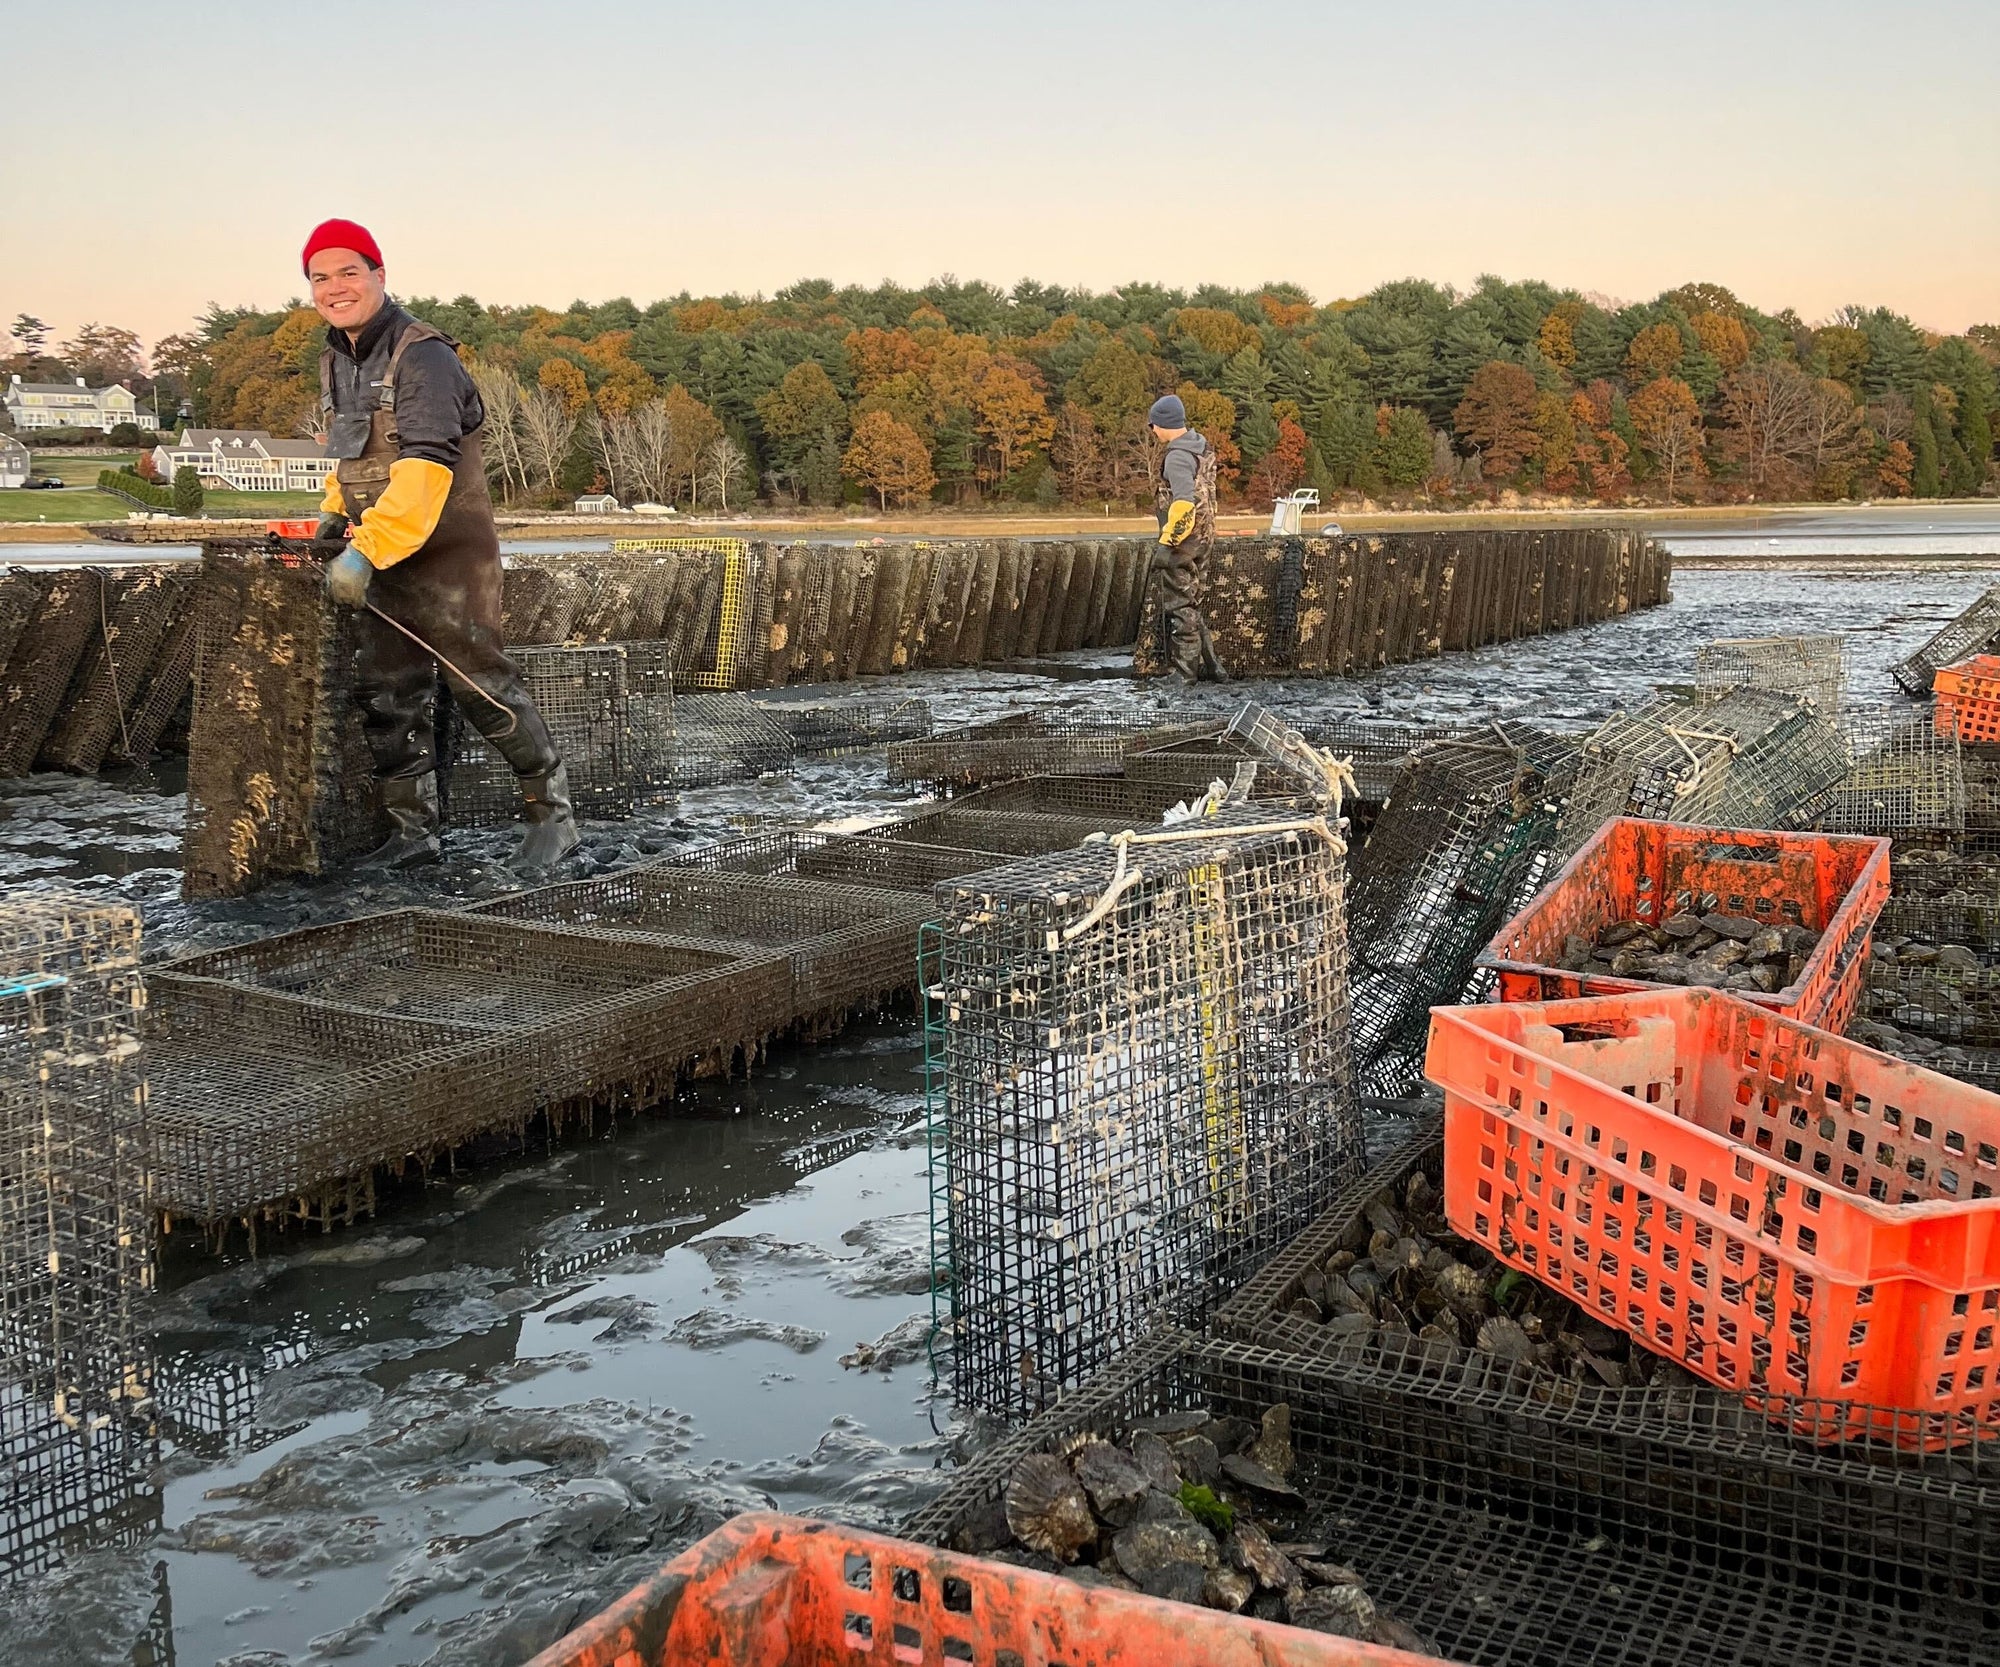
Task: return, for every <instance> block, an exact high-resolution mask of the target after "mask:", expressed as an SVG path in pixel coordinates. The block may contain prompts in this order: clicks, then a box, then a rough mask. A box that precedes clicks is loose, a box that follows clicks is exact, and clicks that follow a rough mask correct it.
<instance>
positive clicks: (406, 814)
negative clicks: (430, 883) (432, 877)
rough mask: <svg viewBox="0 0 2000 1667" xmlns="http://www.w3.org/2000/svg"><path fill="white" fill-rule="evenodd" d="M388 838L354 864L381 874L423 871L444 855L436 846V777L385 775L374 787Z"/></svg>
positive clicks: (437, 844) (440, 848)
mask: <svg viewBox="0 0 2000 1667" xmlns="http://www.w3.org/2000/svg"><path fill="white" fill-rule="evenodd" d="M375 791H376V794H377V796H378V797H379V799H380V801H381V805H382V813H383V815H385V816H387V817H388V818H389V837H388V838H387V839H385V840H384V841H383V842H382V843H381V844H380V845H378V846H376V847H375V849H374V850H372V851H370V852H369V853H368V855H367V856H365V857H363V858H362V859H361V860H360V861H359V862H358V863H356V864H355V866H356V867H357V868H364V869H376V870H382V871H388V870H395V869H404V868H423V867H425V866H427V865H428V864H430V863H434V862H436V861H437V860H438V859H439V858H440V857H441V856H443V855H444V849H443V847H442V846H441V845H439V843H438V787H437V776H436V774H435V773H434V772H432V771H430V770H426V771H425V772H424V773H423V774H422V775H420V776H385V777H383V778H382V779H381V780H379V781H377V782H376V784H375Z"/></svg>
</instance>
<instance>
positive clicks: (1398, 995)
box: [1348, 723, 1576, 1098]
mask: <svg viewBox="0 0 2000 1667" xmlns="http://www.w3.org/2000/svg"><path fill="white" fill-rule="evenodd" d="M1575 770H1576V750H1575V747H1574V745H1573V743H1571V742H1570V741H1568V740H1567V739H1566V738H1564V737H1562V736H1559V735H1554V734H1551V733H1549V732H1547V731H1545V730H1541V729H1538V728H1535V727H1533V726H1530V725H1526V724H1519V723H1505V724H1494V725H1492V726H1490V727H1489V728H1487V729H1485V730H1479V731H1472V732H1469V733H1468V734H1466V735H1464V736H1461V737H1458V738H1456V739H1452V740H1447V741H1441V742H1438V743H1436V744H1434V745H1431V746H1427V747H1423V748H1421V749H1420V750H1419V751H1417V752H1415V753H1413V754H1411V755H1410V756H1409V757H1408V758H1407V759H1406V760H1405V761H1404V763H1403V765H1402V766H1401V768H1400V770H1399V771H1398V773H1397V775H1396V777H1395V780H1394V782H1393V784H1392V785H1391V787H1390V789H1389V793H1388V801H1387V805H1386V808H1384V809H1383V811H1382V813H1381V815H1380V817H1379V818H1378V819H1377V820H1376V822H1375V825H1374V828H1373V831H1372V832H1371V833H1370V834H1369V836H1368V843H1367V844H1366V845H1364V846H1363V847H1362V849H1361V852H1360V855H1359V856H1358V858H1357V859H1356V861H1355V865H1354V886H1353V902H1352V905H1351V912H1350V919H1349V928H1348V930H1349V941H1350V943H1351V945H1352V954H1353V958H1354V985H1353V1006H1354V1053H1355V1063H1356V1068H1357V1070H1358V1071H1359V1073H1360V1080H1361V1085H1362V1087H1363V1089H1364V1090H1365V1091H1366V1092H1367V1093H1369V1094H1371V1095H1374V1096H1379V1097H1387V1098H1394V1097H1396V1096H1399V1095H1402V1094H1406V1093H1408V1092H1409V1091H1410V1089H1412V1088H1413V1087H1414V1086H1415V1085H1416V1082H1417V1080H1418V1077H1419V1076H1420V1074H1421V1069H1422V1061H1423V1048H1424V1038H1425V1034H1426V1031H1427V1029H1428V1025H1429V1018H1430V1010H1431V1008H1432V1007H1433V1006H1435V1005H1436V1004H1437V1003H1439V1002H1443V1001H1456V1000H1458V999H1459V998H1460V997H1461V996H1463V995H1464V994H1466V993H1467V991H1468V990H1470V989H1471V988H1472V987H1473V982H1474V978H1475V970H1476V969H1475V962H1476V958H1477V956H1478V953H1479V951H1480V949H1481V948H1482V947H1483V946H1484V945H1485V943H1486V940H1487V939H1488V938H1490V937H1491V936H1492V934H1493V932H1494V931H1495V930H1496V929H1497V928H1498V927H1499V925H1500V923H1501V922H1502V921H1503V920H1505V919H1506V918H1507V916H1508V915H1509V914H1511V913H1512V912H1513V910H1514V908H1515V906H1516V905H1517V904H1518V903H1519V902H1520V901H1521V900H1522V899H1523V898H1525V897H1527V896H1528V895H1529V894H1530V893H1531V892H1533V890H1534V889H1535V887H1536V885H1538V884H1539V883H1540V880H1541V877H1542V875H1543V874H1544V873H1545V872H1546V871H1547V868H1548V865H1549V861H1550V858H1551V853H1552V849H1553V845H1554V841H1555V833H1556V822H1557V817H1558V815H1559V814H1560V811H1561V807H1562V805H1563V803H1564V797H1565V794H1566V793H1567V792H1568V789H1569V784H1570V782H1571V780H1572V779H1573V777H1574V774H1575Z"/></svg>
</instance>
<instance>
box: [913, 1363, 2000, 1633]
mask: <svg viewBox="0 0 2000 1667" xmlns="http://www.w3.org/2000/svg"><path fill="white" fill-rule="evenodd" d="M1281 1404H1282V1405H1283V1406H1285V1407H1287V1408H1288V1409H1289V1411H1290V1437H1291V1445H1292V1448H1293V1451H1294V1453H1295V1455H1296V1462H1297V1471H1296V1474H1295V1475H1294V1478H1293V1480H1294V1483H1295V1485H1296V1487H1297V1489H1298V1493H1299V1497H1298V1498H1297V1499H1296V1500H1294V1501H1285V1502H1280V1501H1276V1500H1269V1499H1266V1500H1263V1501H1260V1502H1258V1509H1259V1510H1260V1513H1262V1514H1268V1513H1271V1512H1274V1511H1278V1512H1282V1511H1284V1510H1285V1506H1286V1505H1287V1504H1289V1506H1290V1511H1289V1512H1288V1513H1287V1514H1286V1518H1285V1520H1287V1522H1288V1523H1290V1524H1291V1525H1292V1526H1291V1529H1290V1533H1289V1535H1288V1538H1290V1539H1291V1540H1292V1541H1294V1542H1295V1543H1296V1542H1314V1543H1318V1544H1320V1545H1323V1546H1324V1548H1325V1556H1326V1557H1327V1558H1328V1559H1329V1560H1331V1561H1333V1562H1335V1563H1338V1564H1340V1565H1343V1566H1346V1567H1348V1568H1351V1569H1353V1570H1354V1571H1355V1572H1356V1573H1357V1574H1358V1575H1359V1576H1360V1577H1361V1579H1362V1581H1363V1583H1364V1584H1365V1586H1366V1589H1367V1591H1368V1593H1369V1594H1370V1596H1371V1597H1372V1598H1373V1599H1374V1600H1375V1602H1376V1603H1378V1604H1379V1605H1380V1606H1381V1607H1382V1608H1384V1609H1386V1610H1388V1611H1389V1612H1390V1613H1392V1614H1393V1615H1394V1616H1395V1617H1396V1618H1397V1619H1398V1620H1399V1621H1401V1622H1403V1623H1404V1624H1405V1625H1406V1626H1408V1627H1410V1628H1412V1629H1413V1630H1414V1631H1415V1632H1416V1633H1417V1634H1418V1635H1419V1636H1420V1637H1421V1638H1422V1639H1423V1640H1424V1641H1425V1643H1426V1645H1427V1647H1428V1648H1429V1649H1430V1650H1431V1651H1432V1652H1433V1653H1435V1654H1436V1655H1438V1656H1439V1657H1441V1658H1447V1659H1449V1660H1452V1661H1459V1662H1466V1663H1471V1664H1474V1667H1510V1664H1515V1663H1525V1662H1533V1663H1550V1664H1554V1663H1558V1662H1560V1663H1562V1664H1564V1667H1768V1664H1770V1663H1772V1662H1779V1661H1785V1662H1810V1663H1814V1664H1815V1667H1879V1664H1881V1663H1883V1662H1889V1661H1910V1662H1916V1661H1922V1662H1926V1663H1952V1664H1958V1667H1973V1664H1975V1663H1981V1662H1984V1661H1985V1660H1986V1659H1988V1657H1989V1656H1990V1653H1991V1652H1990V1648H1989V1640H1990V1638H1991V1612H1992V1611H1991V1606H1992V1602H1993V1592H1994V1589H1995V1585H1996V1581H2000V1566H1996V1563H1997V1562H2000V1534H1996V1533H1995V1531H1994V1528H1993V1523H1994V1522H1995V1521H1996V1520H2000V1515H1996V1511H2000V1488H1996V1486H1995V1485H1994V1484H1993V1483H1992V1482H1990V1481H1987V1480H1985V1479H1984V1478H1975V1477H1973V1476H1969V1475H1968V1474H1967V1473H1966V1471H1965V1469H1964V1467H1963V1466H1962V1464H1960V1463H1957V1462H1954V1461H1953V1459H1952V1458H1951V1457H1950V1456H1947V1455H1901V1456H1896V1455H1887V1456H1885V1460H1884V1462H1883V1463H1882V1464H1879V1465H1864V1464H1860V1463H1857V1462H1854V1461H1852V1460H1850V1459H1845V1458H1842V1457H1840V1456H1833V1455H1828V1454H1827V1453H1825V1452H1824V1451H1821V1450H1816V1449H1812V1448H1809V1447H1806V1446H1804V1445H1803V1444H1801V1445H1798V1446H1795V1447H1793V1448H1789V1449H1786V1450H1782V1451H1780V1450H1776V1449H1775V1448H1774V1447H1773V1446H1772V1445H1771V1444H1770V1443H1768V1442H1767V1441H1766V1440H1764V1438H1763V1437H1761V1436H1760V1435H1755V1434H1752V1435H1747V1436H1746V1434H1745V1433H1744V1431H1743V1425H1742V1422H1741V1419H1740V1417H1731V1416H1729V1415H1728V1412H1727V1411H1726V1410H1725V1411H1724V1412H1722V1413H1720V1414H1718V1413H1717V1412H1716V1411H1715V1410H1713V1406H1714V1403H1713V1402H1712V1401H1706V1400H1703V1401H1681V1402H1678V1403H1675V1404H1672V1405H1670V1406H1668V1407H1666V1408H1665V1409H1663V1411H1662V1412H1661V1414H1660V1415H1659V1416H1658V1417H1656V1418H1654V1419H1652V1420H1650V1421H1646V1420H1641V1419H1637V1418H1634V1417H1632V1416H1630V1415H1628V1414H1627V1413H1626V1412H1625V1410H1624V1409H1623V1406H1622V1404H1621V1402H1620V1400H1619V1398H1618V1397H1616V1396H1607V1397H1604V1398H1602V1399H1601V1400H1600V1401H1598V1402H1597V1403H1596V1404H1594V1405H1593V1407H1592V1408H1591V1409H1590V1411H1589V1412H1587V1413H1585V1412H1581V1411H1573V1410H1571V1409H1567V1408H1565V1407H1563V1406H1561V1405H1558V1406H1554V1407H1550V1406H1548V1405H1546V1404H1544V1403H1542V1402H1540V1401H1538V1400H1536V1399H1533V1398H1531V1397H1528V1396H1525V1395H1523V1394H1522V1393H1521V1392H1520V1390H1519V1388H1518V1387H1516V1386H1514V1385H1511V1384H1502V1385H1500V1386H1499V1387H1497V1388H1496V1387H1495V1386H1493V1385H1492V1384H1490V1383H1488V1382H1485V1381H1482V1380H1481V1379H1480V1378H1479V1377H1478V1376H1476V1375H1473V1374H1470V1373H1468V1374H1465V1375H1463V1376H1456V1377H1451V1378H1439V1377H1433V1378H1431V1379H1430V1380H1428V1381H1425V1380H1421V1379H1416V1378H1413V1377H1412V1376H1411V1375H1410V1374H1409V1373H1407V1372H1405V1371H1403V1370H1400V1369H1398V1368H1395V1367H1385V1366H1383V1365H1380V1364H1377V1363H1374V1362H1371V1361H1360V1362H1345V1361H1332V1360H1324V1361H1309V1360H1302V1359H1300V1358H1299V1357H1297V1356H1293V1355H1286V1354H1281V1353H1278V1352H1276V1351H1274V1350H1271V1349H1267V1348H1261V1347H1258V1346H1256V1345H1253V1344H1246V1343H1235V1342H1197V1341H1195V1340H1193V1339H1190V1338H1184V1337H1177V1336H1175V1335H1173V1334H1171V1333H1168V1334H1165V1335H1163V1336H1161V1337H1159V1338H1157V1339H1154V1340H1153V1341H1151V1342H1149V1343H1147V1344H1145V1345H1143V1346H1142V1347H1140V1348H1138V1349H1135V1350H1134V1351H1133V1352H1132V1353H1131V1354H1130V1355H1128V1356H1127V1357H1126V1358H1125V1359H1123V1360H1121V1361H1120V1362H1119V1363H1118V1364H1117V1365H1116V1366H1115V1367H1112V1368H1110V1369H1109V1370H1107V1371H1105V1372H1104V1373H1103V1374H1102V1375H1101V1376H1099V1377H1098V1378H1097V1379H1095V1380H1094V1381H1093V1382H1091V1383H1090V1384H1089V1385H1088V1386H1087V1387H1086V1388H1085V1389H1083V1390H1082V1391H1081V1392H1079V1393H1078V1394H1076V1395H1074V1396H1072V1397H1071V1398H1070V1399H1068V1400H1066V1401H1064V1402H1063V1404H1062V1405H1061V1406H1060V1407H1058V1408H1056V1409H1055V1410H1054V1411H1052V1412H1050V1413H1048V1414H1047V1415H1045V1416H1044V1417H1042V1418H1040V1419H1038V1420H1036V1421H1035V1422H1034V1423H1033V1424H1031V1425H1029V1426H1028V1427H1027V1428H1026V1429H1023V1430H1021V1431H1018V1432H1016V1433H1015V1434H1014V1435H1013V1436H1011V1437H1008V1438H1006V1439H1004V1440H1002V1441H1000V1442H998V1443H995V1444H992V1445H990V1446H988V1447H986V1448H985V1449H984V1450H983V1451H982V1452H981V1453H980V1454H979V1455H978V1456H977V1457H976V1458H975V1459H974V1460H973V1461H972V1462H971V1463H970V1464H969V1465H968V1466H967V1467H966V1468H965V1469H964V1470H963V1471H961V1472H960V1473H959V1475H958V1476H957V1477H956V1478H955V1479H954V1480H953V1482H952V1484H951V1485H950V1486H949V1487H948V1488H947V1489H946V1491H945V1492H944V1493H943V1494H942V1495H941V1496H940V1497H939V1498H938V1499H937V1500H935V1501H934V1502H933V1503H932V1504H931V1505H929V1506H927V1507H926V1508H925V1509H924V1510H922V1511H921V1512H919V1513H918V1514H917V1515H916V1516H915V1517H913V1518H911V1519H910V1521H909V1522H907V1523H906V1524H905V1525H904V1528H903V1532H904V1534H905V1535H906V1537H908V1538H911V1539H915V1540H919V1541H922V1542H925V1543H929V1544H937V1545H945V1546H954V1545H956V1546H961V1547H964V1548H966V1549H970V1548H971V1547H972V1546H973V1545H974V1544H975V1543H977V1542H976V1540H975V1538H974V1536H977V1535H978V1534H979V1533H980V1532H981V1531H982V1528H981V1524H982V1521H983V1520H984V1519H985V1518H987V1517H989V1516H990V1515H991V1514H992V1512H993V1511H994V1510H995V1508H996V1507H997V1506H998V1505H999V1503H1000V1502H1001V1500H1002V1498H1003V1496H1004V1494H1005V1492H1006V1489H1007V1485H1008V1481H1009V1479H1010V1477H1012V1476H1013V1475H1014V1473H1015V1472H1016V1470H1017V1469H1018V1468H1019V1466H1020V1464H1021V1461H1022V1460H1023V1459H1024V1458H1026V1457H1027V1456H1028V1455H1029V1454H1031V1453H1037V1452H1057V1453H1063V1452H1069V1451H1072V1450H1074V1449H1075V1448H1076V1446H1077V1445H1078V1443H1079V1441H1080V1439H1081V1438H1082V1437H1083V1436H1085V1435H1097V1436H1101V1437H1104V1438H1105V1439H1108V1440H1112V1441H1117V1440H1120V1439H1123V1438H1124V1437H1126V1436H1127V1435H1128V1434H1129V1432H1130V1431H1131V1430H1132V1428H1133V1427H1134V1425H1135V1423H1136V1422H1137V1421H1139V1420H1141V1419H1152V1418H1156V1417H1158V1416H1159V1415H1161V1414H1164V1413H1168V1412H1176V1411H1183V1410H1187V1409H1200V1410H1203V1411H1206V1412H1207V1413H1208V1414H1210V1416H1211V1417H1212V1418H1215V1419H1227V1418H1235V1419H1247V1420H1251V1421H1253V1422H1254V1421H1255V1420H1257V1419H1258V1418H1259V1417H1260V1416H1261V1415H1262V1414H1263V1413H1264V1412H1265V1410H1266V1409H1268V1408H1270V1407H1273V1406H1276V1405H1281ZM1892 1467H1893V1468H1892ZM989 1543H990V1542H989Z"/></svg>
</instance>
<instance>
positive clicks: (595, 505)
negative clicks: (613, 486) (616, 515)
mask: <svg viewBox="0 0 2000 1667" xmlns="http://www.w3.org/2000/svg"><path fill="white" fill-rule="evenodd" d="M617 509H618V500H617V499H616V498H614V497H612V495H611V494H610V493H609V492H586V493H585V494H584V495H583V496H582V497H580V498H578V499H577V500H576V513H577V514H579V515H608V514H611V513H613V512H615V511H616V510H617Z"/></svg>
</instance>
